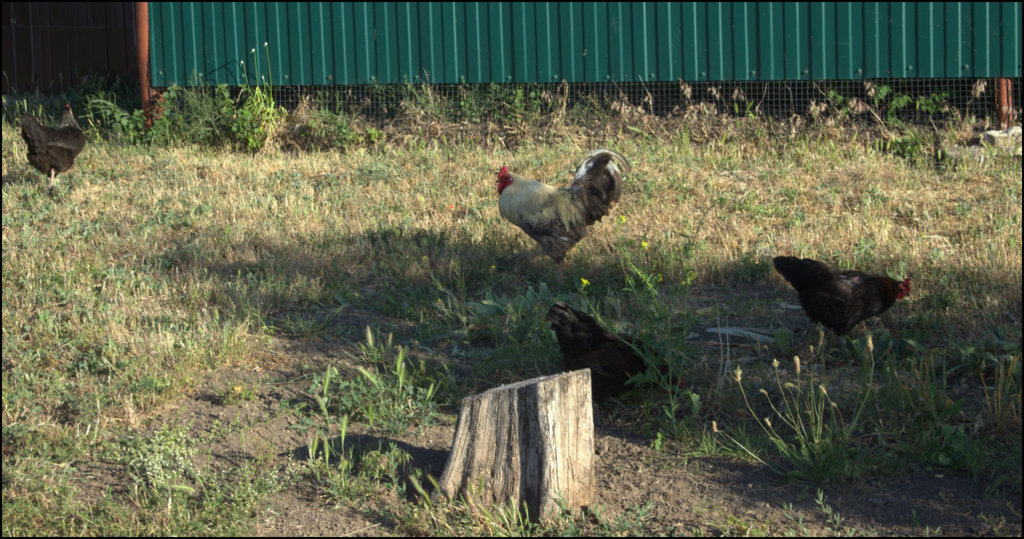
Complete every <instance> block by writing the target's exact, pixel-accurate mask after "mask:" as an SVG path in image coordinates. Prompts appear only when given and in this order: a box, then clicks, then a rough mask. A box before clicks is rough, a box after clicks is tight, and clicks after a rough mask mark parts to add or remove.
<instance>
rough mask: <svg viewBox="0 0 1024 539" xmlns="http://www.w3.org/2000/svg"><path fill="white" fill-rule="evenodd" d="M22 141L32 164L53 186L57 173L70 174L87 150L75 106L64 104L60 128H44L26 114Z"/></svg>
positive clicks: (23, 121) (22, 125) (23, 122)
mask: <svg viewBox="0 0 1024 539" xmlns="http://www.w3.org/2000/svg"><path fill="white" fill-rule="evenodd" d="M21 138H23V139H25V142H26V143H27V144H28V162H29V163H32V166H33V167H35V168H36V170H38V171H39V172H42V173H43V174H46V175H47V176H49V177H50V187H53V185H54V179H55V178H56V176H57V174H59V173H61V172H67V171H68V170H69V169H70V168H71V165H73V164H74V163H75V157H78V154H79V153H80V152H81V151H82V148H84V147H85V135H84V134H83V133H82V130H81V129H80V128H79V127H78V122H76V121H75V115H74V113H72V112H71V105H64V114H63V115H62V116H61V120H60V125H59V126H57V128H56V129H55V128H52V127H46V126H45V125H41V124H40V123H39V121H38V120H36V119H35V118H34V117H32V116H31V115H29V114H27V113H26V114H24V115H22V117H21Z"/></svg>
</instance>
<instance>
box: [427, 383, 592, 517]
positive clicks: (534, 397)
mask: <svg viewBox="0 0 1024 539" xmlns="http://www.w3.org/2000/svg"><path fill="white" fill-rule="evenodd" d="M593 414H594V412H593V405H592V403H591V396H590V370H589V369H582V370H578V371H573V372H567V373H562V374H556V375H552V376H544V377H540V378H534V379H531V380H526V381H523V382H517V383H515V384H509V385H505V386H501V387H497V388H494V389H490V390H487V391H485V392H483V393H481V394H479V395H474V396H472V397H466V398H465V399H463V400H462V403H461V405H460V408H459V419H458V423H457V424H456V426H455V438H454V440H453V442H452V451H451V454H449V456H448V464H447V466H445V470H444V473H443V474H442V475H441V480H440V482H439V487H440V492H441V494H442V495H444V496H446V497H448V498H456V497H458V496H462V497H464V498H465V499H466V501H467V502H469V503H470V504H474V505H475V504H484V505H485V506H487V505H504V504H514V505H515V506H516V507H519V508H522V507H523V506H524V505H525V507H526V510H527V512H528V514H529V516H530V518H531V519H533V520H538V519H540V518H543V517H545V516H546V515H548V514H550V512H551V511H555V510H557V509H558V500H559V497H561V498H562V499H563V500H565V503H566V507H567V508H572V509H578V508H580V507H582V506H587V505H589V504H590V503H591V501H592V499H593V495H594V415H593Z"/></svg>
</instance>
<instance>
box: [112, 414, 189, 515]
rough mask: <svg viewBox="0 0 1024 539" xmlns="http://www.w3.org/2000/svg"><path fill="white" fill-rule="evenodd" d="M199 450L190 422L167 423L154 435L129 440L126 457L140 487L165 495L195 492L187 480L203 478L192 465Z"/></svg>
mask: <svg viewBox="0 0 1024 539" xmlns="http://www.w3.org/2000/svg"><path fill="white" fill-rule="evenodd" d="M195 452H196V450H195V445H194V441H193V440H192V439H191V438H190V437H189V435H188V427H187V425H179V426H176V427H172V426H169V425H165V426H164V427H162V428H161V429H160V430H158V431H156V432H155V433H153V435H152V436H151V437H150V438H137V437H133V438H131V439H129V440H128V441H127V442H126V443H125V444H124V446H123V448H122V459H123V460H124V462H125V463H126V464H127V466H128V472H129V474H131V476H132V478H133V479H134V481H135V485H136V486H137V487H142V488H144V489H145V490H146V491H147V492H149V493H150V494H152V495H153V496H157V497H165V496H167V495H169V494H171V493H172V492H173V491H184V492H194V489H193V488H192V487H191V486H189V484H188V481H187V480H188V479H192V480H193V481H199V477H198V476H197V475H196V473H195V468H194V467H193V464H192V459H193V457H194V456H195Z"/></svg>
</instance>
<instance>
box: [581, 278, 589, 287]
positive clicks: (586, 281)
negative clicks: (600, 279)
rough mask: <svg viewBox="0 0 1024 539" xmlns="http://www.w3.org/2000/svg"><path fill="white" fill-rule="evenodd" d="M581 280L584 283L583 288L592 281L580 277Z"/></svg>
mask: <svg viewBox="0 0 1024 539" xmlns="http://www.w3.org/2000/svg"><path fill="white" fill-rule="evenodd" d="M580 282H581V283H583V288H586V287H587V286H589V285H590V281H588V280H586V279H584V278H582V277H580Z"/></svg>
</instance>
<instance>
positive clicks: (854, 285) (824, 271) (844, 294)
mask: <svg viewBox="0 0 1024 539" xmlns="http://www.w3.org/2000/svg"><path fill="white" fill-rule="evenodd" d="M773 262H774V263H775V269H776V270H777V271H778V272H779V273H781V274H782V276H783V277H785V278H786V280H787V281H789V284H791V285H793V288H795V289H796V291H797V293H798V294H799V295H800V305H802V306H803V308H804V312H805V313H807V316H808V318H810V319H811V320H813V321H815V322H821V323H822V324H824V325H825V326H827V327H829V328H831V329H832V331H834V332H835V333H836V335H843V334H845V333H846V332H848V331H850V330H851V329H852V328H853V326H856V325H857V324H858V323H860V322H861V321H863V320H866V319H868V318H871V317H872V316H878V315H880V314H882V313H884V312H885V311H887V310H889V308H890V307H892V304H893V303H895V302H896V300H898V299H900V298H903V297H906V296H907V294H909V293H910V279H909V278H908V279H904V280H903V281H902V282H900V281H897V280H895V279H890V278H889V277H882V276H879V275H868V274H867V273H863V272H860V271H853V270H851V271H844V272H841V273H836V272H834V271H832V269H831V268H829V267H828V266H826V265H825V264H823V263H821V262H818V261H817V260H811V259H810V258H794V257H791V256H779V257H776V258H775V259H774V260H773Z"/></svg>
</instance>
